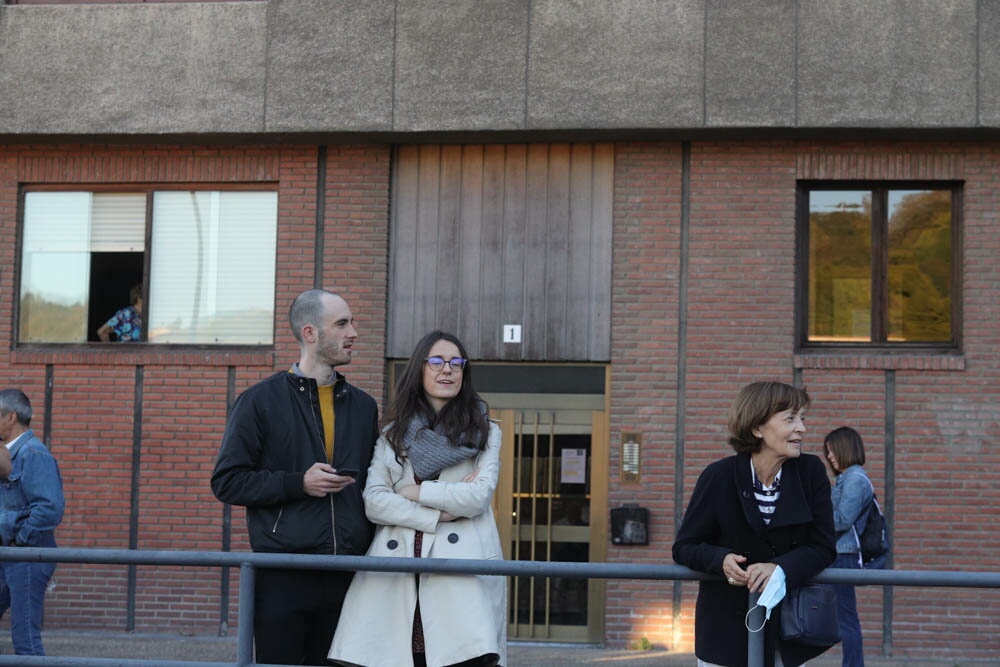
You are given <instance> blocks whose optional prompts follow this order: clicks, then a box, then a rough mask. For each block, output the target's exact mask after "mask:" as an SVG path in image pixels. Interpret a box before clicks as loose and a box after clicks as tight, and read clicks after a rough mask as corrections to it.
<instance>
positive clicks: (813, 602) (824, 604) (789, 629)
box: [779, 584, 840, 648]
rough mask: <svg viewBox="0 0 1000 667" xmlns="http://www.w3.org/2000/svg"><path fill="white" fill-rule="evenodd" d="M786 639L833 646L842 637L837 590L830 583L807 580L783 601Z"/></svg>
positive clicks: (782, 624) (826, 646)
mask: <svg viewBox="0 0 1000 667" xmlns="http://www.w3.org/2000/svg"><path fill="white" fill-rule="evenodd" d="M779 636H780V637H781V639H782V641H786V642H791V643H794V644H801V645H803V646H818V647H822V648H830V647H831V646H833V645H834V644H836V643H838V642H839V641H840V622H839V621H838V619H837V592H836V591H835V590H834V589H833V587H832V586H829V585H826V584H803V585H802V586H797V587H795V588H792V589H790V590H789V591H788V593H787V594H786V595H785V599H784V600H783V601H782V602H781V631H780V632H779Z"/></svg>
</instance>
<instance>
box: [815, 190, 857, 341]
mask: <svg viewBox="0 0 1000 667" xmlns="http://www.w3.org/2000/svg"><path fill="white" fill-rule="evenodd" d="M871 272H872V200H871V193H870V192H866V191H854V192H851V191H843V192H841V191H828V192H811V193H810V194H809V340H828V341H830V340H840V341H870V340H871V305H872V304H871V295H872V275H871Z"/></svg>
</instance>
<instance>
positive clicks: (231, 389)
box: [219, 366, 236, 637]
mask: <svg viewBox="0 0 1000 667" xmlns="http://www.w3.org/2000/svg"><path fill="white" fill-rule="evenodd" d="M235 400H236V367H235V366H229V367H228V369H227V370H226V421H229V413H230V412H232V410H233V401H235ZM232 546H233V506H232V505H230V504H229V503H223V505H222V550H223V551H230V550H231V549H232ZM220 576H221V577H222V578H221V580H220V582H219V636H220V637H225V636H227V635H228V634H229V568H228V567H224V568H222V571H221V573H220Z"/></svg>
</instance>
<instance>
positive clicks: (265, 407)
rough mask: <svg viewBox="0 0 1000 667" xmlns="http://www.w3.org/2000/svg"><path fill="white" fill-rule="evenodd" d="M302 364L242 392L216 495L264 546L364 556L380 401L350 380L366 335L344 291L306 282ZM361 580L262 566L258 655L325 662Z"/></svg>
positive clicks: (299, 336) (222, 453) (220, 461)
mask: <svg viewBox="0 0 1000 667" xmlns="http://www.w3.org/2000/svg"><path fill="white" fill-rule="evenodd" d="M288 319H289V323H290V325H291V329H292V333H293V334H294V336H295V338H296V340H297V341H298V344H299V361H298V362H297V363H295V364H293V365H292V367H291V368H290V369H289V370H287V371H281V372H279V373H275V374H274V375H271V376H270V377H268V378H265V379H264V380H262V381H260V382H258V383H257V384H255V385H253V386H252V387H250V388H249V389H247V390H246V391H244V392H243V393H242V394H240V396H239V398H237V399H236V402H235V403H234V404H233V409H232V411H231V412H230V415H229V419H228V420H227V422H226V430H225V433H224V434H223V436H222V446H221V447H220V448H219V455H218V458H217V459H216V462H215V470H214V471H213V472H212V492H213V493H214V494H215V497H216V498H218V499H219V500H221V501H222V502H224V503H230V504H232V505H242V506H243V507H246V522H247V531H248V532H249V535H250V547H251V548H252V549H253V550H254V551H255V552H269V553H300V554H326V555H335V554H344V555H348V556H360V555H362V554H364V553H365V551H366V550H367V549H368V546H369V544H371V539H372V534H373V533H374V526H372V524H371V523H370V522H369V521H368V519H366V518H365V507H364V500H363V499H362V497H361V491H362V489H363V488H364V484H365V474H366V471H367V470H368V466H369V464H370V463H371V460H372V452H373V451H374V449H375V439H376V438H377V437H378V404H377V403H376V402H375V399H374V398H372V397H371V396H369V395H368V394H366V393H365V392H363V391H361V390H360V389H358V388H357V387H354V386H352V385H350V384H348V383H347V382H346V380H345V379H344V376H343V375H342V374H340V373H339V372H337V370H336V368H337V367H338V366H345V365H347V364H349V363H351V357H352V355H353V353H354V345H355V343H356V341H357V338H358V332H357V331H356V330H355V328H354V316H353V315H352V314H351V309H350V307H349V306H348V305H347V301H345V300H344V299H343V298H342V297H340V296H339V295H337V294H334V293H332V292H327V291H326V290H321V289H312V290H307V291H305V292H303V293H302V294H300V295H299V296H298V297H296V298H295V300H294V301H293V302H292V305H291V308H290V309H289V313H288ZM352 577H353V573H352V572H347V571H339V570H297V569H271V568H258V569H257V570H256V571H255V591H254V644H255V648H256V660H257V662H258V663H272V664H282V665H284V664H290V665H327V664H329V663H328V662H327V660H326V654H327V651H329V650H330V642H331V640H332V639H333V630H334V628H335V627H336V625H337V621H338V619H339V618H340V612H341V605H342V604H343V602H344V596H345V595H346V594H347V589H348V586H349V585H350V583H351V579H352Z"/></svg>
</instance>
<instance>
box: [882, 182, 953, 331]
mask: <svg viewBox="0 0 1000 667" xmlns="http://www.w3.org/2000/svg"><path fill="white" fill-rule="evenodd" d="M951 238H952V235H951V193H950V192H948V191H943V190H927V191H901V190H900V191H892V192H890V193H889V269H888V272H889V321H888V324H889V329H888V330H889V340H893V341H948V340H951V251H952V248H951Z"/></svg>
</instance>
